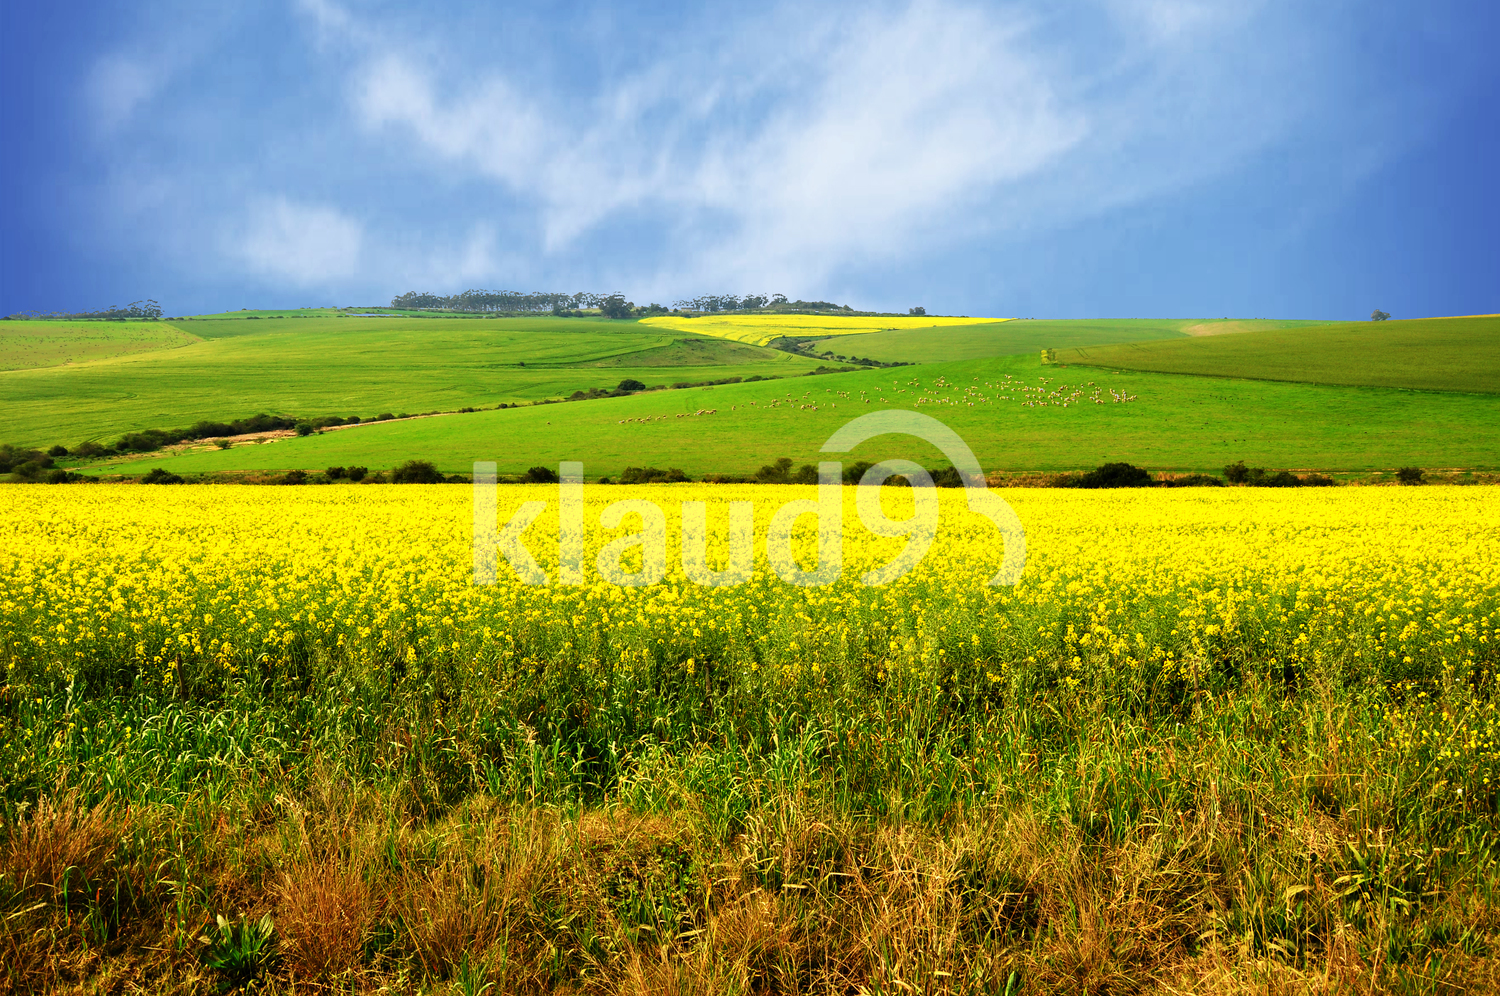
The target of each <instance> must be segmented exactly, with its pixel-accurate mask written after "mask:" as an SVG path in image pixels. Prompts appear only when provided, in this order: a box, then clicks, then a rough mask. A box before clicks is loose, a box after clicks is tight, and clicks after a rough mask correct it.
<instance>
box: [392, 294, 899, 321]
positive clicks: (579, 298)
mask: <svg viewBox="0 0 1500 996" xmlns="http://www.w3.org/2000/svg"><path fill="white" fill-rule="evenodd" d="M391 307H392V308H399V309H402V310H405V311H464V312H477V313H483V312H514V311H523V312H525V311H530V312H543V311H550V312H552V313H553V314H559V315H561V314H568V313H570V312H574V311H580V310H582V309H584V308H598V309H599V310H600V312H602V313H603V314H605V315H607V316H609V317H610V318H630V317H635V316H638V315H641V314H664V313H666V312H667V311H668V310H669V309H667V308H663V307H662V306H661V305H659V304H650V305H641V306H639V307H637V306H636V304H635V303H634V302H632V301H627V300H625V295H623V294H620V293H618V292H616V293H613V294H592V293H589V292H587V291H579V292H577V293H576V294H560V293H556V292H550V291H533V292H531V293H523V292H521V291H496V290H466V291H464V292H463V293H462V294H432V293H429V292H427V291H421V292H418V291H411V292H409V293H406V294H402V295H400V296H399V297H394V298H392V299H391ZM767 308H771V309H777V310H786V311H853V310H854V309H853V308H851V307H849V306H848V305H847V304H834V303H833V302H832V301H802V300H797V301H789V300H787V296H786V295H785V294H745V295H743V296H741V295H739V294H703V295H700V296H698V297H691V298H685V299H683V300H681V301H677V302H675V303H674V304H673V305H672V307H671V309H670V310H673V311H697V312H703V313H708V314H718V313H721V312H726V311H760V310H763V309H767ZM912 313H913V314H923V313H924V312H923V311H922V309H914V310H913V312H912Z"/></svg>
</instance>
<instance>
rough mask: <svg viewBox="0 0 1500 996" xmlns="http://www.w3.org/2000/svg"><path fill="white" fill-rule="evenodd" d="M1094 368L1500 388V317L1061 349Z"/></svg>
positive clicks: (1068, 358) (1064, 357) (1066, 357)
mask: <svg viewBox="0 0 1500 996" xmlns="http://www.w3.org/2000/svg"><path fill="white" fill-rule="evenodd" d="M1057 358H1058V360H1059V361H1060V362H1067V363H1083V364H1088V365H1089V366H1095V367H1106V368H1110V369H1121V370H1142V371H1154V372H1159V373H1176V374H1193V375H1195V376H1200V377H1243V378H1252V379H1256V380H1281V381H1300V382H1304V383H1313V384H1347V385H1360V386H1369V387H1398V388H1415V389H1420V390H1426V391H1477V392H1483V393H1500V317H1497V316H1479V317H1462V318H1420V319H1412V320H1409V321H1388V322H1343V323H1338V324H1330V325H1322V326H1319V327H1317V328H1309V329H1286V330H1282V331H1275V332H1256V333H1254V334H1250V335H1237V336H1218V337H1207V338H1194V339H1174V340H1168V341H1159V342H1146V343H1132V344H1128V345H1115V346H1082V347H1079V348H1076V349H1070V350H1067V351H1061V350H1060V351H1059V352H1058V356H1057Z"/></svg>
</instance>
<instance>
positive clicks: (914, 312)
mask: <svg viewBox="0 0 1500 996" xmlns="http://www.w3.org/2000/svg"><path fill="white" fill-rule="evenodd" d="M907 314H909V315H925V314H927V309H926V308H911V309H909V310H908V311H907Z"/></svg>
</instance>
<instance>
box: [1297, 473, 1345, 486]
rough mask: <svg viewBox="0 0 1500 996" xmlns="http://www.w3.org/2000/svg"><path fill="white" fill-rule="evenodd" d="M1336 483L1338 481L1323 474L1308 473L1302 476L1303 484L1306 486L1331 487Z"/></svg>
mask: <svg viewBox="0 0 1500 996" xmlns="http://www.w3.org/2000/svg"><path fill="white" fill-rule="evenodd" d="M1336 483H1338V482H1336V481H1335V480H1334V479H1333V478H1331V477H1328V476H1325V475H1323V474H1308V475H1307V476H1306V477H1304V478H1302V486H1303V487H1304V488H1331V487H1333V486H1334V484H1336Z"/></svg>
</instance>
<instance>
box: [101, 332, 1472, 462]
mask: <svg viewBox="0 0 1500 996" xmlns="http://www.w3.org/2000/svg"><path fill="white" fill-rule="evenodd" d="M1007 374H1009V375H1010V376H1011V378H1012V379H1013V380H1019V381H1022V382H1025V383H1026V384H1028V385H1031V386H1037V385H1039V384H1041V382H1042V379H1043V378H1046V379H1047V382H1046V387H1047V388H1048V389H1049V390H1052V389H1057V388H1060V387H1062V386H1063V385H1068V390H1069V391H1071V390H1072V389H1073V388H1075V387H1082V389H1083V390H1084V391H1085V392H1088V391H1091V390H1092V388H1091V387H1090V386H1089V383H1090V382H1093V384H1094V385H1095V386H1098V387H1099V388H1100V389H1101V390H1103V391H1105V392H1107V391H1109V390H1113V391H1116V392H1119V393H1124V394H1128V395H1132V396H1134V398H1135V400H1133V401H1130V402H1128V403H1123V404H1122V403H1114V402H1108V403H1105V404H1094V403H1091V402H1086V401H1085V402H1080V403H1075V404H1070V405H1069V407H1059V406H1053V405H1048V406H1045V407H1033V408H1028V407H1025V406H1023V405H1022V404H1021V403H1020V402H1019V401H1017V400H1004V401H1000V400H993V401H989V402H986V403H976V404H975V405H974V406H973V407H970V406H969V405H968V402H967V400H965V398H964V392H965V391H967V390H968V389H969V388H971V387H976V386H979V387H980V390H981V391H982V392H985V393H987V394H988V395H990V396H997V395H998V392H997V391H995V390H994V389H989V388H983V387H982V385H984V384H986V383H990V384H994V383H1000V382H1002V381H1003V380H1004V378H1005V376H1006V375H1007ZM940 377H941V378H943V379H944V380H945V382H946V383H947V384H948V385H950V386H949V387H947V388H938V387H936V386H935V383H936V381H937V380H938V378H940ZM914 381H915V382H918V383H915V384H914V383H913V382H914ZM861 392H864V394H863V395H862V394H861ZM903 392H904V393H903ZM841 394H842V395H844V396H841ZM1106 396H1107V395H1106ZM866 398H868V399H869V403H868V404H867V403H865V400H864V399H866ZM919 399H921V400H922V401H924V402H925V403H924V404H922V405H918V404H917V403H916V402H917V401H918V400H919ZM943 399H946V402H947V403H941V402H943ZM773 402H776V403H777V404H775V406H774V407H773V406H772V403H773ZM813 405H817V410H816V411H814V410H812V407H811V406H813ZM889 408H907V409H911V410H914V411H919V412H922V413H923V414H928V415H931V416H933V417H935V418H937V419H939V420H940V421H942V422H943V423H945V424H947V425H948V426H950V427H951V428H953V429H954V430H955V431H957V432H958V434H959V435H960V436H961V437H962V438H963V439H964V440H965V441H966V442H967V443H968V444H969V446H970V447H971V448H972V449H973V450H974V452H975V453H976V455H977V456H978V457H979V460H980V462H981V464H982V465H983V466H984V468H985V469H986V470H987V471H1058V470H1072V469H1078V468H1085V467H1093V466H1097V465H1098V464H1101V463H1104V462H1107V461H1112V460H1127V461H1129V462H1131V463H1134V464H1137V465H1139V466H1143V467H1149V468H1153V469H1160V470H1185V471H1196V470H1202V471H1213V472H1217V471H1219V470H1220V469H1221V468H1222V467H1223V466H1224V465H1225V464H1227V463H1231V462H1233V461H1235V460H1240V459H1243V460H1245V461H1247V462H1248V463H1250V464H1251V465H1252V466H1264V467H1268V468H1278V469H1279V468H1289V469H1317V470H1325V471H1339V470H1347V471H1363V470H1374V469H1388V468H1395V467H1399V466H1404V465H1417V466H1422V467H1428V468H1440V467H1442V468H1456V467H1463V468H1472V469H1483V468H1492V467H1496V466H1500V459H1497V456H1496V454H1497V453H1500V398H1497V397H1492V396H1479V395H1459V394H1419V395H1414V394H1412V393H1411V392H1408V391H1397V390H1386V389H1373V388H1353V387H1337V386H1316V385H1308V384H1285V383H1277V382H1270V381H1253V380H1224V379H1218V378H1191V377H1176V376H1171V375H1166V374H1153V373H1140V372H1103V371H1097V370H1093V369H1090V368H1085V367H1068V368H1059V367H1056V366H1044V365H1042V363H1041V362H1040V360H1039V358H1037V357H1033V356H1030V355H1026V356H1016V357H1008V358H1002V359H994V360H969V361H960V362H956V363H948V364H935V365H928V366H921V367H901V368H894V369H885V370H868V371H859V372H854V373H841V374H827V375H819V376H812V377H799V378H792V379H787V380H780V381H771V382H761V383H754V384H733V385H723V386H719V387H713V388H707V389H703V388H697V389H690V390H682V391H662V392H653V393H648V394H641V395H636V396H632V397H626V398H613V399H605V400H598V401H580V402H571V403H567V404H560V405H546V406H538V407H528V408H520V409H507V410H505V411H484V412H476V413H472V414H460V415H446V416H440V417H435V418H426V419H414V420H411V421H405V422H394V423H383V424H379V425H373V426H361V427H357V428H350V429H340V430H336V431H329V432H325V433H323V434H321V435H315V436H309V437H306V438H300V439H286V440H281V441H275V442H267V443H261V444H243V445H239V446H236V447H234V448H233V449H230V450H217V449H213V448H209V447H205V448H201V449H197V450H193V451H189V452H183V453H178V454H171V455H165V454H152V455H148V456H146V457H142V458H138V459H136V460H133V461H130V462H125V463H117V464H108V465H104V466H102V467H100V469H101V470H105V471H108V472H125V473H132V474H134V473H144V472H146V471H148V470H150V469H151V468H153V467H157V466H161V467H166V468H168V469H170V470H173V471H178V472H184V473H202V472H218V471H244V470H287V469H293V468H301V469H306V470H320V469H322V468H324V467H327V466H344V465H361V466H368V467H370V468H372V469H375V468H387V467H392V466H394V465H396V464H398V463H400V462H402V461H404V460H408V459H414V458H420V459H429V460H433V461H434V462H436V463H437V464H438V466H439V467H440V468H441V469H442V470H444V471H445V472H447V473H463V472H467V471H469V470H470V469H471V467H472V464H473V462H474V461H475V460H494V461H496V462H497V463H498V464H499V467H500V470H501V472H502V473H507V472H509V473H516V472H521V471H524V470H526V469H527V468H528V467H532V466H536V465H546V466H551V467H555V466H556V465H557V464H558V462H560V461H562V460H582V461H583V462H584V465H585V468H584V469H585V473H586V475H587V476H588V477H590V478H591V479H592V478H595V477H598V476H606V475H607V476H614V475H617V474H618V473H619V472H620V471H621V470H622V469H623V468H624V467H626V466H651V465H654V466H658V467H663V468H665V467H669V466H670V467H680V468H682V469H683V470H684V471H686V472H687V473H688V474H690V475H693V476H699V475H704V474H711V473H727V474H746V473H752V472H754V471H755V470H756V469H757V468H758V467H760V466H761V465H762V464H765V463H769V462H771V461H772V460H774V459H776V458H777V457H781V456H788V457H791V458H793V459H794V460H795V461H797V462H798V463H799V464H800V463H803V462H809V463H811V462H816V461H817V460H818V459H819V447H820V446H821V445H822V443H823V441H824V440H825V439H827V438H828V436H829V435H831V434H832V433H833V431H834V430H835V429H837V428H838V427H839V426H841V425H843V424H844V423H845V422H847V421H849V420H850V419H851V418H853V417H856V416H859V415H863V414H865V413H866V412H870V411H877V410H881V409H889ZM704 409H715V410H716V412H717V413H716V414H713V415H697V414H692V413H694V412H697V411H701V410H704ZM660 416H665V418H662V417H660ZM679 416H681V417H679ZM632 419H650V421H649V422H644V423H643V422H639V421H627V420H632ZM1455 426H1462V427H1463V431H1462V432H1456V431H1454V427H1455ZM890 457H908V458H911V459H916V460H918V461H921V462H923V463H925V464H927V465H932V463H933V462H934V461H938V460H939V456H938V454H937V453H936V451H934V450H932V449H931V448H929V447H927V446H926V444H923V443H920V442H917V441H915V440H911V439H904V438H896V437H890V438H886V439H879V440H873V441H871V442H870V443H869V444H866V446H865V447H863V448H862V449H861V450H859V451H856V452H855V453H853V454H851V455H849V456H847V457H844V458H843V459H846V460H853V459H868V460H877V459H885V458H890Z"/></svg>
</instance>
